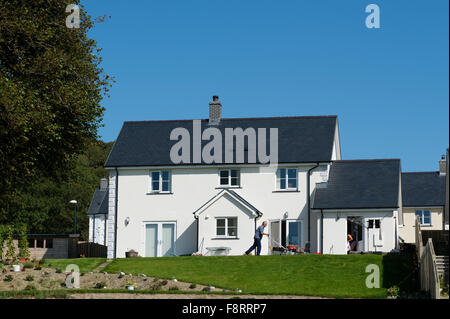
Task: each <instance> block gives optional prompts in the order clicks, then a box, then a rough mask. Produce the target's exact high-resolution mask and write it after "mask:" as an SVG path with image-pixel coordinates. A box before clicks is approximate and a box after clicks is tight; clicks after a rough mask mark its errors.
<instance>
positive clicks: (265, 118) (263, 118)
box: [123, 115, 337, 124]
mask: <svg viewBox="0 0 450 319" xmlns="http://www.w3.org/2000/svg"><path fill="white" fill-rule="evenodd" d="M315 118H337V115H317V116H269V117H224V118H221V119H220V120H221V121H227V120H228V121H229V120H274V119H315ZM195 120H199V121H208V119H207V118H203V119H180V120H148V121H124V122H123V123H124V124H125V123H126V124H133V123H162V122H191V121H195Z"/></svg>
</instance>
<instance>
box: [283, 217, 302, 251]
mask: <svg viewBox="0 0 450 319" xmlns="http://www.w3.org/2000/svg"><path fill="white" fill-rule="evenodd" d="M301 226H302V224H301V222H300V221H289V220H288V221H287V236H286V237H287V238H286V245H293V246H297V247H300V246H301V245H302V227H301Z"/></svg>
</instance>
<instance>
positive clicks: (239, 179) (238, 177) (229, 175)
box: [219, 168, 241, 188]
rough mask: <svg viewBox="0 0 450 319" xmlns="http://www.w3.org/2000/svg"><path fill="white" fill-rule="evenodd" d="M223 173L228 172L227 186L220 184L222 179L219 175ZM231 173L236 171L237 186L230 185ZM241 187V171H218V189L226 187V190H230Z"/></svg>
mask: <svg viewBox="0 0 450 319" xmlns="http://www.w3.org/2000/svg"><path fill="white" fill-rule="evenodd" d="M223 171H227V172H228V184H226V185H224V184H222V183H221V181H222V178H221V173H222V172H223ZM231 171H237V179H238V184H237V185H231ZM240 186H241V170H239V169H233V168H231V169H220V170H219V187H226V188H232V187H240Z"/></svg>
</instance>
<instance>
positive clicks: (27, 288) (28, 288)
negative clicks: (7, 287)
mask: <svg viewBox="0 0 450 319" xmlns="http://www.w3.org/2000/svg"><path fill="white" fill-rule="evenodd" d="M24 290H28V291H30V290H37V289H36V286H35V285H33V284H28V285H27V286H26V287H25V288H24Z"/></svg>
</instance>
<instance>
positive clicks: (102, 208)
mask: <svg viewBox="0 0 450 319" xmlns="http://www.w3.org/2000/svg"><path fill="white" fill-rule="evenodd" d="M108 194H109V190H108V188H106V189H100V188H97V189H96V190H95V192H94V196H93V197H92V200H91V204H90V205H89V209H88V212H87V215H99V214H104V215H107V214H108V197H109V196H108Z"/></svg>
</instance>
